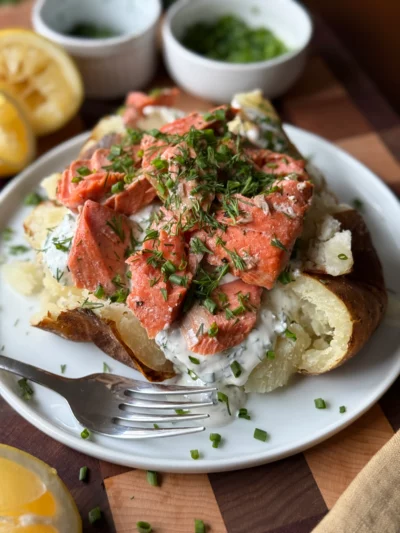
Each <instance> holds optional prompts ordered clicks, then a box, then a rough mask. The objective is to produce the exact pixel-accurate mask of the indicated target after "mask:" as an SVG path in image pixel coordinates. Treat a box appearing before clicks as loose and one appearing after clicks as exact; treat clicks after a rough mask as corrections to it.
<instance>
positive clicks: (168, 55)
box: [162, 0, 312, 103]
mask: <svg viewBox="0 0 400 533" xmlns="http://www.w3.org/2000/svg"><path fill="white" fill-rule="evenodd" d="M162 30H163V31H162V36H163V51H164V59H165V63H166V66H167V69H168V71H169V73H170V75H171V77H172V78H173V79H174V80H175V82H176V83H177V84H178V85H180V86H181V87H183V88H184V89H185V90H187V91H188V92H191V93H192V94H194V95H196V96H199V97H201V98H205V99H207V100H211V101H213V102H216V103H223V102H227V101H229V100H230V99H231V98H232V97H233V95H234V94H235V93H240V92H246V91H250V90H253V89H255V88H259V89H262V91H263V93H264V94H265V96H267V97H269V98H274V97H276V96H280V95H281V94H283V93H284V92H286V91H287V90H288V89H289V88H290V87H291V86H292V85H293V84H294V83H295V81H296V80H297V78H298V77H299V76H300V74H301V73H302V71H303V69H304V66H305V62H306V57H307V48H308V45H309V42H310V39H311V36H312V21H311V18H310V16H309V14H308V13H307V11H306V10H305V9H304V8H303V7H302V6H301V5H300V4H299V3H297V2H296V1H294V0H246V1H243V0H218V1H215V0H195V1H193V0H178V1H177V2H176V3H174V4H173V5H172V6H171V7H170V8H169V10H168V12H167V15H166V17H165V20H164V23H163V28H162Z"/></svg>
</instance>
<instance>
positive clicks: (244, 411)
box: [238, 407, 251, 420]
mask: <svg viewBox="0 0 400 533" xmlns="http://www.w3.org/2000/svg"><path fill="white" fill-rule="evenodd" d="M238 418H244V419H245V420H251V417H250V415H249V414H248V412H247V409H245V408H244V407H241V408H240V409H239V414H238Z"/></svg>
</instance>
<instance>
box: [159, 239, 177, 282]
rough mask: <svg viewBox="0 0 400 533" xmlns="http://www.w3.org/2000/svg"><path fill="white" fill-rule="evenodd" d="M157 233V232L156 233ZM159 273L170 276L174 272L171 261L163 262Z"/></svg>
mask: <svg viewBox="0 0 400 533" xmlns="http://www.w3.org/2000/svg"><path fill="white" fill-rule="evenodd" d="M157 233H158V232H157ZM161 272H162V273H163V274H165V275H171V274H174V273H175V272H176V268H175V265H174V263H173V262H172V261H169V260H168V261H165V263H164V264H163V266H162V267H161Z"/></svg>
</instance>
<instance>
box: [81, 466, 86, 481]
mask: <svg viewBox="0 0 400 533" xmlns="http://www.w3.org/2000/svg"><path fill="white" fill-rule="evenodd" d="M87 473H88V467H87V466H82V467H81V468H80V469H79V481H85V480H86V477H87Z"/></svg>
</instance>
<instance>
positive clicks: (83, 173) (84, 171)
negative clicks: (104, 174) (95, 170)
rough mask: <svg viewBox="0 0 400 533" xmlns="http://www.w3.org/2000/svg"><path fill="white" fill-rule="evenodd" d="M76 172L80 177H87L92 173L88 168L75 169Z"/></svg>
mask: <svg viewBox="0 0 400 533" xmlns="http://www.w3.org/2000/svg"><path fill="white" fill-rule="evenodd" d="M76 171H77V173H78V174H79V175H80V176H89V174H91V173H92V171H91V170H90V168H88V167H85V166H83V167H79V168H77V169H76Z"/></svg>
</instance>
